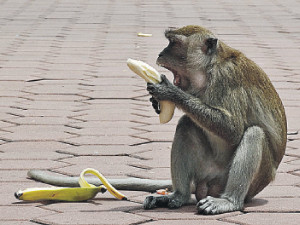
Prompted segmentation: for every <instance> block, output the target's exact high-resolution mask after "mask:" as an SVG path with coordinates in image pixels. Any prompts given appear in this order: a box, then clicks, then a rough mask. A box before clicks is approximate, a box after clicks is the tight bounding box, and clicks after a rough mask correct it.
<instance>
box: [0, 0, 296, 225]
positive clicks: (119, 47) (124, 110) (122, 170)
mask: <svg viewBox="0 0 300 225" xmlns="http://www.w3.org/2000/svg"><path fill="white" fill-rule="evenodd" d="M188 24H198V25H202V26H205V27H207V28H209V29H211V30H212V31H213V32H214V33H216V34H217V35H218V37H219V38H220V39H222V40H223V41H225V42H227V43H228V44H229V45H231V46H232V47H235V48H238V49H240V50H241V51H243V52H244V53H245V54H246V55H247V56H249V57H250V58H251V59H253V60H254V61H255V62H256V63H257V64H259V65H260V66H261V67H262V68H263V69H264V70H265V71H266V72H267V74H268V75H269V76H270V78H271V80H272V82H273V84H274V86H275V87H276V89H277V91H278V93H279V95H280V96H281V98H282V100H283V103H284V106H285V109H286V113H287V119H288V131H289V132H295V131H297V130H300V113H299V112H300V66H299V58H300V2H299V1H297V0H285V1H272V0H254V1H235V0H228V1H209V0H204V1H193V0H186V1H181V0H180V1H179V0H173V1H171V0H153V1H143V0H126V1H110V0H101V1H97V0H87V1H83V0H74V1H73V0H47V1H37V0H33V1H32V0H21V1H19V0H10V1H5V0H2V1H0V33H1V35H0V182H1V186H0V199H1V200H0V210H1V213H0V224H4V225H6V224H18V225H19V224H24V225H34V224H65V225H66V224H149V225H160V224H204V225H209V224H214V225H221V224H224V225H230V224H232V225H233V224H243V225H255V224H259V225H264V224H266V225H267V224H289V225H292V224H299V223H300V214H299V209H300V196H299V188H300V134H296V135H288V139H289V141H288V144H287V150H286V154H285V157H284V159H283V161H282V164H281V165H280V167H279V169H278V172H277V177H276V180H275V181H274V182H273V183H272V184H271V185H270V186H268V187H267V188H266V189H265V190H263V191H262V192H261V193H260V194H258V195H257V196H256V197H255V199H254V200H253V201H252V202H251V203H249V204H248V205H247V206H246V208H245V210H244V211H243V212H233V213H227V214H223V215H216V216H204V215H197V214H196V209H195V206H193V205H189V206H185V207H183V208H181V209H178V210H168V209H155V210H151V211H145V210H143V208H142V201H143V199H144V198H145V196H147V195H148V193H145V192H128V191H126V192H125V193H126V194H127V195H128V197H129V199H130V201H127V202H124V201H119V200H116V199H114V198H112V197H111V196H110V195H109V194H107V193H105V194H104V195H98V196H97V197H96V198H95V199H93V200H91V201H88V202H86V203H56V204H51V203H49V202H33V203H25V204H24V203H22V202H20V201H17V200H16V199H15V198H14V196H13V193H14V192H15V191H17V190H18V189H24V188H27V187H37V186H40V187H47V186H48V185H46V184H40V183H36V182H34V181H32V180H29V179H26V173H27V170H28V169H32V168H40V169H46V170H50V171H52V172H55V173H59V174H64V175H72V176H73V175H78V174H79V173H80V171H81V170H82V169H83V168H86V167H94V168H96V169H98V170H100V171H101V172H103V173H104V175H107V176H108V177H118V178H119V177H128V176H129V177H130V176H131V177H132V176H133V177H141V178H152V179H169V178H170V168H169V167H170V165H169V164H170V162H169V161H170V147H171V142H172V138H173V135H174V131H175V126H176V123H177V121H178V119H179V117H180V116H181V115H182V113H181V112H180V111H178V110H177V111H176V113H175V116H174V118H173V120H172V121H171V122H170V123H168V124H166V125H160V124H159V123H158V117H157V115H156V114H155V113H154V111H153V110H152V108H151V106H150V103H149V100H148V99H149V96H148V95H147V91H146V90H145V83H144V81H143V80H142V79H140V78H139V77H137V76H136V75H134V74H133V73H132V72H131V71H129V69H128V68H127V66H126V60H127V58H129V57H130V58H137V59H140V60H143V61H146V62H148V63H149V64H152V65H154V64H155V60H156V57H157V54H158V53H159V52H160V51H161V50H162V48H163V47H165V46H166V44H167V41H166V40H165V39H164V34H163V32H164V30H165V29H166V28H167V27H170V26H172V27H174V26H175V27H180V26H183V25H188ZM139 32H142V33H151V34H153V36H152V37H138V36H137V33H139ZM158 69H159V71H160V72H161V73H166V75H167V76H169V77H170V78H171V75H170V73H169V72H168V71H166V70H165V69H162V68H158Z"/></svg>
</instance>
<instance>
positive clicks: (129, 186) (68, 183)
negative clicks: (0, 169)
mask: <svg viewBox="0 0 300 225" xmlns="http://www.w3.org/2000/svg"><path fill="white" fill-rule="evenodd" d="M27 175H28V177H30V178H31V179H34V180H36V181H40V182H43V183H46V184H51V185H55V186H61V187H79V186H80V185H79V183H78V180H79V177H68V176H63V175H58V174H55V173H53V172H49V171H45V170H29V171H28V173H27ZM107 180H108V182H109V183H110V184H111V185H112V186H114V187H115V188H116V189H119V190H128V191H147V192H155V191H156V190H158V189H165V188H168V190H172V181H171V180H152V179H140V178H133V177H132V178H123V179H107ZM86 181H87V182H88V183H90V184H93V185H96V186H100V185H102V183H101V181H100V180H99V179H98V178H96V177H87V178H86Z"/></svg>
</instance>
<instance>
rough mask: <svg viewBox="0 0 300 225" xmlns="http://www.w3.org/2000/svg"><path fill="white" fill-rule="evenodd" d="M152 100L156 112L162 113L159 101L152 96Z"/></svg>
mask: <svg viewBox="0 0 300 225" xmlns="http://www.w3.org/2000/svg"><path fill="white" fill-rule="evenodd" d="M150 102H151V103H152V107H153V109H155V112H156V113H157V114H160V112H161V110H160V104H159V101H157V100H156V99H155V98H153V97H151V98H150Z"/></svg>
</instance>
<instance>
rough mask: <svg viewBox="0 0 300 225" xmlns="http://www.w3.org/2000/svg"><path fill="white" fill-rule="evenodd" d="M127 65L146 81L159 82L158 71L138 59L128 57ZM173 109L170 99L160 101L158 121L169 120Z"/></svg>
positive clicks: (164, 121) (165, 121)
mask: <svg viewBox="0 0 300 225" xmlns="http://www.w3.org/2000/svg"><path fill="white" fill-rule="evenodd" d="M127 65H128V67H129V68H130V69H131V70H132V71H133V72H135V73H136V74H137V75H139V76H140V77H142V78H143V79H144V80H145V81H146V82H148V83H153V84H157V83H160V82H161V77H160V74H159V72H158V71H157V70H156V69H154V68H153V67H152V66H150V65H148V64H147V63H144V62H143V61H139V60H134V59H128V60H127ZM174 110H175V104H174V103H172V102H170V101H160V114H159V120H160V123H167V122H169V121H170V120H171V119H172V117H173V115H174Z"/></svg>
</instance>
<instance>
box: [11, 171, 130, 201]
mask: <svg viewBox="0 0 300 225" xmlns="http://www.w3.org/2000/svg"><path fill="white" fill-rule="evenodd" d="M87 173H90V174H93V175H95V176H97V177H98V178H99V179H100V180H101V181H102V183H103V185H100V186H99V187H97V186H95V185H93V184H90V183H88V182H87V181H86V180H85V179H84V175H85V174H87ZM79 184H80V187H79V188H67V187H51V188H27V189H25V190H23V191H22V190H19V191H17V192H16V193H15V197H16V198H17V199H19V200H23V201H41V200H54V201H68V202H77V201H86V200H89V199H92V198H94V197H95V196H96V195H97V194H98V193H99V192H102V193H104V192H105V191H106V190H108V191H109V192H110V193H111V194H113V195H114V196H115V197H116V198H118V199H122V200H127V198H126V197H125V195H123V194H122V193H120V192H119V191H117V190H116V189H115V188H114V187H113V186H111V185H110V183H108V182H107V180H106V178H105V177H104V176H103V175H102V174H101V173H100V172H99V171H97V170H95V169H91V168H87V169H85V170H83V171H82V172H81V174H80V178H79Z"/></svg>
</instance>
